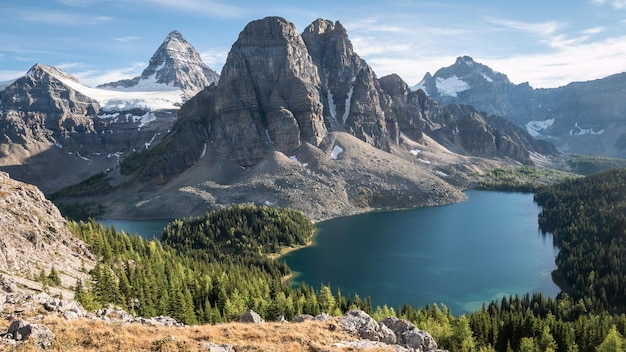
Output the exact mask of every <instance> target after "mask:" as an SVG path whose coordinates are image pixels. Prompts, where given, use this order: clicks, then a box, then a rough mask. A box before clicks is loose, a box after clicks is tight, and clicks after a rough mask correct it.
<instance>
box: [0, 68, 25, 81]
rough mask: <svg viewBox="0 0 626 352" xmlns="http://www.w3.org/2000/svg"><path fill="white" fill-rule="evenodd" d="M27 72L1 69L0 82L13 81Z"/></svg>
mask: <svg viewBox="0 0 626 352" xmlns="http://www.w3.org/2000/svg"><path fill="white" fill-rule="evenodd" d="M25 74H26V71H11V70H0V82H6V81H13V80H16V79H18V78H20V77H22V76H24V75H25Z"/></svg>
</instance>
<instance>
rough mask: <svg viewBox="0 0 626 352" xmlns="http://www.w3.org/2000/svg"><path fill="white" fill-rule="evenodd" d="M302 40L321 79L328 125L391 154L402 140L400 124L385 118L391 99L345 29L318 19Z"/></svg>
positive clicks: (337, 23)
mask: <svg viewBox="0 0 626 352" xmlns="http://www.w3.org/2000/svg"><path fill="white" fill-rule="evenodd" d="M302 38H303V40H304V42H305V43H306V46H307V48H308V51H309V53H310V55H311V57H312V59H313V63H314V64H315V65H316V67H317V71H318V72H319V75H320V80H321V82H322V97H323V102H324V106H325V114H324V115H325V118H326V120H327V121H328V124H329V125H330V126H331V127H332V128H333V129H340V130H345V131H347V132H349V133H350V134H352V135H353V136H355V137H357V138H359V139H361V140H363V141H365V142H367V143H369V144H372V145H374V146H375V147H377V148H379V149H383V150H386V151H389V150H390V148H391V146H392V145H396V144H397V143H398V140H399V132H400V131H399V129H398V123H397V120H396V118H395V116H394V115H393V114H386V111H385V110H387V111H388V110H389V101H388V97H387V96H386V95H385V94H382V91H381V89H380V87H379V83H378V79H377V77H376V74H375V73H374V71H373V70H372V68H371V67H370V66H369V65H368V64H367V63H366V62H365V61H364V60H363V59H361V58H360V57H359V56H358V55H357V54H356V53H355V52H354V50H353V48H352V43H351V42H350V40H349V39H348V33H347V31H346V29H345V28H344V27H343V25H341V23H340V22H339V21H337V22H335V23H333V22H331V21H328V20H322V19H318V20H316V21H314V22H313V23H312V24H311V25H309V26H308V27H307V28H306V29H305V30H304V32H303V33H302Z"/></svg>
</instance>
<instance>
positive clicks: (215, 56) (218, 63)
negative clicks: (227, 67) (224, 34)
mask: <svg viewBox="0 0 626 352" xmlns="http://www.w3.org/2000/svg"><path fill="white" fill-rule="evenodd" d="M228 51H229V49H226V48H218V49H211V50H207V51H203V52H201V53H200V57H201V58H202V61H203V62H204V63H205V64H207V66H209V67H210V68H211V69H212V70H214V71H216V72H220V71H222V67H223V66H224V63H226V58H227V57H228Z"/></svg>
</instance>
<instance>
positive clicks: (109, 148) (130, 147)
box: [0, 31, 219, 192]
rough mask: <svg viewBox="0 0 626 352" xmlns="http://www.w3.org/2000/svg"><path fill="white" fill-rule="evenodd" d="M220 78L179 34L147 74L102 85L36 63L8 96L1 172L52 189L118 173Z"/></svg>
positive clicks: (0, 121) (1, 113) (0, 109)
mask: <svg viewBox="0 0 626 352" xmlns="http://www.w3.org/2000/svg"><path fill="white" fill-rule="evenodd" d="M218 79H219V75H218V74H217V73H216V72H215V71H213V70H211V69H210V68H208V67H207V66H206V65H205V64H204V63H203V62H202V60H201V59H200V55H199V54H198V53H197V52H196V51H195V49H194V48H193V47H192V46H191V45H190V44H189V43H188V42H186V41H185V40H184V39H183V38H182V36H181V34H180V33H179V32H177V31H173V32H171V33H170V34H169V35H168V36H167V38H166V39H165V41H164V42H163V44H162V45H161V46H160V47H159V48H158V49H157V51H156V52H155V53H154V55H153V57H152V59H151V60H150V64H149V65H148V67H147V68H146V69H145V70H144V72H143V73H142V75H141V76H140V77H136V78H134V79H132V80H125V81H120V82H113V83H108V84H106V85H102V86H100V87H98V88H91V87H86V86H84V85H82V84H81V83H80V82H79V80H78V79H77V78H76V77H73V76H72V75H70V74H68V73H67V72H64V71H63V70H61V69H58V68H56V67H52V66H48V65H43V64H35V65H34V66H33V67H32V68H31V69H30V70H29V71H28V72H27V73H26V75H25V76H24V77H21V78H19V79H18V80H16V81H14V82H11V83H10V84H8V85H7V86H6V87H5V88H4V89H3V90H2V91H0V102H1V104H0V131H1V133H0V145H2V146H3V147H2V148H1V149H0V168H2V169H3V170H5V171H9V172H10V173H11V176H12V177H15V178H17V179H20V180H22V181H25V182H29V183H35V184H37V185H38V186H39V187H40V188H41V189H42V190H43V191H44V192H51V191H55V190H57V189H59V188H61V187H65V186H69V185H71V184H74V183H77V182H79V181H81V180H83V179H85V178H87V177H89V176H91V175H93V174H94V173H97V172H101V171H104V170H107V169H112V168H114V167H115V166H116V165H117V163H118V161H119V159H120V158H123V157H124V156H126V155H128V154H130V153H132V152H133V151H136V150H140V149H144V148H147V147H149V146H151V145H154V144H156V143H157V142H158V141H160V140H161V139H162V138H163V137H164V136H165V135H166V134H167V132H168V131H169V130H170V129H171V128H172V126H173V124H174V122H175V120H176V112H177V111H178V109H179V108H180V107H181V106H182V104H183V103H184V102H185V101H186V100H187V98H188V97H192V96H193V95H195V94H196V93H197V92H199V91H201V90H202V89H203V88H204V87H205V86H207V85H210V84H213V83H215V82H217V80H218ZM58 165H66V167H62V168H60V167H58ZM43 170H45V174H44V175H42V172H43Z"/></svg>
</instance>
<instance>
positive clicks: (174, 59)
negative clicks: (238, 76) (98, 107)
mask: <svg viewBox="0 0 626 352" xmlns="http://www.w3.org/2000/svg"><path fill="white" fill-rule="evenodd" d="M218 80H219V75H218V74H217V72H215V71H213V70H212V69H211V68H209V67H208V66H207V65H206V64H205V63H204V62H203V61H202V58H201V57H200V54H198V52H197V51H196V50H195V49H194V47H193V46H192V45H191V44H189V42H187V41H186V40H185V38H183V36H182V34H181V33H180V32H178V31H176V30H174V31H172V32H170V33H169V34H168V35H167V37H166V38H165V40H164V41H163V43H162V44H161V45H160V46H159V48H158V49H157V50H156V52H155V53H154V55H153V56H152V58H151V59H150V62H149V63H148V67H146V68H145V69H144V70H143V72H142V73H141V76H139V77H135V78H133V79H130V80H121V81H117V82H112V83H107V84H104V85H101V86H99V87H101V88H114V89H115V88H134V89H142V88H152V89H154V85H155V84H161V85H165V86H168V87H177V88H181V89H182V90H183V92H184V93H185V96H186V97H187V98H191V97H192V96H194V95H195V94H197V93H198V92H199V91H201V90H202V89H204V87H207V86H210V85H211V84H213V83H217V81H218Z"/></svg>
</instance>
